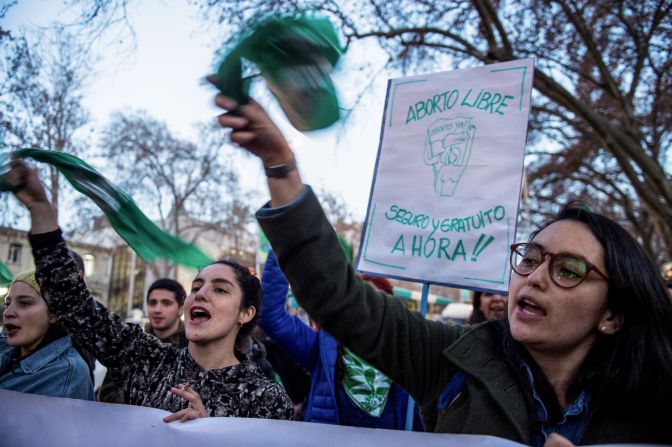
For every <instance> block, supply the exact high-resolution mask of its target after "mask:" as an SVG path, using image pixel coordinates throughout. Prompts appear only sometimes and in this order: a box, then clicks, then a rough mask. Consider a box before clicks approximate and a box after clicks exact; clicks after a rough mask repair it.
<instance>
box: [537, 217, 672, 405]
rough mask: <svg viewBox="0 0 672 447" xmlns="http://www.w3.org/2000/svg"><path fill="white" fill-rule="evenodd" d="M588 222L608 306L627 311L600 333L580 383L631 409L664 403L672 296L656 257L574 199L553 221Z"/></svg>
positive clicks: (671, 349)
mask: <svg viewBox="0 0 672 447" xmlns="http://www.w3.org/2000/svg"><path fill="white" fill-rule="evenodd" d="M562 220H571V221H575V222H580V223H582V224H584V225H585V226H586V227H588V229H589V230H590V231H591V233H592V234H593V236H595V238H596V239H597V240H598V241H599V243H600V244H601V245H602V248H603V249H604V261H605V265H606V270H607V275H608V276H609V280H608V291H607V306H608V307H609V309H610V310H611V311H612V312H614V313H616V314H620V315H622V316H623V325H622V327H621V329H620V330H619V331H618V332H616V333H615V334H612V335H605V334H602V333H598V336H597V340H596V341H595V343H594V344H593V346H592V347H591V349H590V351H589V353H588V355H587V357H586V360H585V361H584V364H583V366H582V368H581V370H580V371H579V375H578V378H577V381H578V385H579V386H581V387H586V388H590V389H595V390H599V391H600V392H601V393H602V392H604V393H607V395H611V396H613V398H614V399H616V401H617V402H619V403H620V404H623V405H627V406H629V407H630V408H631V409H632V408H637V407H642V406H645V407H647V408H657V407H659V408H662V406H663V405H666V406H667V405H669V404H670V402H669V400H670V396H672V380H670V374H671V373H672V300H670V296H669V294H668V292H667V290H666V288H665V284H664V283H663V280H662V278H661V277H660V275H659V273H658V269H657V268H656V266H655V264H654V262H653V261H652V260H651V258H650V257H649V256H648V255H647V254H646V253H645V252H644V250H643V249H642V247H641V246H640V245H639V244H638V243H637V241H636V240H635V238H633V237H632V236H631V235H630V234H629V233H628V232H627V231H626V230H625V229H624V228H623V227H621V226H620V225H619V224H617V223H616V222H614V221H612V220H611V219H609V218H607V217H604V216H601V215H599V214H597V213H594V212H592V211H590V210H589V209H587V208H586V207H585V206H582V205H580V204H570V205H568V206H566V207H565V208H564V209H563V210H561V211H560V212H559V213H558V215H557V216H556V217H555V218H554V219H552V220H551V221H550V222H548V223H547V224H545V225H544V226H542V227H541V228H540V229H539V230H537V231H536V232H535V233H534V234H532V236H531V237H530V239H533V238H534V236H536V234H538V233H539V232H540V231H541V230H543V229H544V228H546V227H548V226H549V225H551V224H553V223H555V222H558V221H562Z"/></svg>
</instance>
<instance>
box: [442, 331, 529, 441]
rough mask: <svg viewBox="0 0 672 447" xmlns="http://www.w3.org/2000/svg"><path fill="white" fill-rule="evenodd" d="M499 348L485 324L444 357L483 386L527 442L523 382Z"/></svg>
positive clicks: (458, 341) (461, 338)
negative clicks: (519, 379)
mask: <svg viewBox="0 0 672 447" xmlns="http://www.w3.org/2000/svg"><path fill="white" fill-rule="evenodd" d="M500 345H501V340H500V339H499V335H498V334H497V331H496V330H495V329H494V327H493V324H490V323H486V324H481V325H478V326H475V327H474V328H473V329H471V330H469V331H468V332H467V333H465V334H464V335H463V336H462V337H460V338H459V339H458V340H457V341H456V342H455V343H453V344H452V345H450V346H449V347H448V348H446V349H445V350H444V351H443V355H444V356H446V358H448V360H449V361H450V362H451V363H452V364H454V365H455V366H457V367H458V368H460V369H462V370H463V371H465V372H466V373H467V374H468V375H470V376H471V377H473V378H474V379H476V380H478V381H479V382H481V383H482V384H483V386H484V387H485V388H486V389H487V391H488V393H490V395H491V396H492V398H493V399H494V401H495V402H496V403H497V405H498V406H499V407H500V408H501V409H502V411H503V412H504V414H506V416H507V418H508V419H509V421H510V422H511V424H512V425H513V426H514V427H515V429H516V431H517V432H518V434H519V435H520V437H521V439H527V438H528V437H529V434H530V427H529V422H528V419H529V415H528V410H527V403H526V402H525V398H524V395H523V391H522V390H521V386H520V382H519V381H518V379H517V378H516V376H515V375H514V374H513V372H512V371H511V368H510V367H509V366H508V364H507V363H506V362H505V361H504V359H503V357H502V356H503V354H502V352H501V348H500V347H499V346H500ZM525 422H527V424H525Z"/></svg>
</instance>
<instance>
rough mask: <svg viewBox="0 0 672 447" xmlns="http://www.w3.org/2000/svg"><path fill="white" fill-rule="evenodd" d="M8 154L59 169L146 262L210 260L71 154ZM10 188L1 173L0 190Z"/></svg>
mask: <svg viewBox="0 0 672 447" xmlns="http://www.w3.org/2000/svg"><path fill="white" fill-rule="evenodd" d="M11 155H12V157H14V158H32V159H34V160H36V161H39V162H42V163H47V164H50V165H51V166H53V167H55V168H56V169H58V171H59V172H60V173H61V174H63V176H64V177H65V178H66V179H67V180H68V182H70V184H71V185H72V186H73V187H74V188H75V189H76V190H77V191H79V192H81V193H82V194H84V195H85V196H87V197H88V198H90V199H91V200H93V202H94V203H95V204H96V205H98V207H99V208H100V209H101V210H102V211H103V212H104V213H105V215H106V216H107V218H108V220H109V221H110V225H112V228H114V230H115V231H116V232H117V234H119V236H121V237H122V239H124V240H125V241H126V242H127V243H128V245H129V246H130V247H131V248H132V249H133V250H134V251H135V252H136V253H137V254H138V255H139V256H140V257H141V258H142V259H144V260H145V261H152V260H155V259H160V258H161V259H166V260H169V261H172V262H174V263H176V264H179V265H184V266H187V267H193V268H200V267H203V266H205V265H208V264H210V263H211V262H212V260H211V259H210V257H208V256H207V255H205V254H204V253H203V252H202V251H201V250H199V249H198V248H197V247H196V246H195V245H193V244H189V243H187V242H185V241H183V240H182V239H180V238H178V237H176V236H173V235H172V234H170V233H168V232H166V231H164V230H162V229H161V228H159V227H158V226H156V224H155V223H154V222H152V221H151V220H149V218H148V217H147V216H145V215H144V214H143V212H142V211H140V208H138V206H137V205H136V204H135V202H134V201H133V199H132V198H131V197H130V196H129V195H128V194H126V193H125V192H124V191H122V190H121V189H119V188H118V187H117V186H116V185H114V184H113V183H112V182H110V181H109V180H108V179H106V178H105V177H103V176H102V175H100V174H99V173H98V172H97V171H96V170H95V169H93V168H92V167H91V166H89V165H88V164H87V163H86V162H85V161H83V160H81V159H79V158H77V157H75V156H74V155H70V154H64V153H62V152H55V151H48V150H44V149H19V150H17V151H14V152H13V153H12V154H11ZM10 189H11V188H10V187H9V184H8V183H7V181H6V179H5V178H4V175H3V178H1V179H0V191H9V190H10Z"/></svg>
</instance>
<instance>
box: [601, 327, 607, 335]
mask: <svg viewBox="0 0 672 447" xmlns="http://www.w3.org/2000/svg"><path fill="white" fill-rule="evenodd" d="M600 330H601V331H602V333H604V334H606V333H607V326H605V325H602V327H601V328H600Z"/></svg>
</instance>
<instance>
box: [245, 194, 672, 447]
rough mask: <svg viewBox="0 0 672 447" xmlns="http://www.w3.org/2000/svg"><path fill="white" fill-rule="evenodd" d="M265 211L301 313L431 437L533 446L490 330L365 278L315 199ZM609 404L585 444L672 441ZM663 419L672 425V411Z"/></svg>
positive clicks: (594, 412)
mask: <svg viewBox="0 0 672 447" xmlns="http://www.w3.org/2000/svg"><path fill="white" fill-rule="evenodd" d="M267 212H268V210H267V209H262V210H260V212H259V213H257V219H258V220H259V223H260V224H261V226H262V228H263V231H264V233H265V234H266V236H267V237H268V239H269V241H270V242H271V246H272V247H273V250H274V251H275V253H276V255H277V257H278V262H279V264H280V267H281V268H282V271H283V272H284V273H285V275H286V276H287V279H288V281H289V283H290V285H291V287H292V291H293V292H294V295H295V296H296V298H297V300H298V301H299V303H300V304H301V306H303V307H304V308H305V309H306V311H307V312H308V313H309V314H310V315H311V317H313V318H314V319H315V320H316V321H317V322H318V323H319V324H320V325H321V326H322V327H323V328H324V329H325V330H326V331H328V332H329V333H330V334H332V335H333V336H334V337H336V338H337V339H339V340H340V341H341V342H342V343H343V344H344V345H346V346H348V347H350V348H351V349H352V350H353V351H354V352H355V353H357V354H358V355H360V356H361V357H362V358H363V359H365V360H366V361H368V362H370V363H371V364H372V365H373V366H375V367H376V368H378V369H379V370H380V371H382V372H384V373H385V374H387V375H388V376H389V377H390V378H391V379H392V380H393V381H395V382H397V383H398V384H400V385H401V386H402V387H404V388H405V389H406V390H408V391H409V393H410V394H411V395H412V396H413V398H414V399H415V400H416V401H417V402H418V403H419V404H420V405H421V407H422V412H423V418H424V419H425V427H426V428H427V430H428V431H432V430H433V431H435V432H444V433H468V434H485V435H493V436H499V437H502V438H507V439H511V440H514V441H518V442H522V443H526V444H529V442H530V434H531V430H532V427H531V424H530V419H529V410H528V401H530V398H529V394H530V393H529V391H528V390H527V389H526V388H525V387H524V386H523V385H521V382H520V381H519V378H518V377H517V375H516V371H515V370H514V369H512V368H511V367H510V366H509V364H508V363H507V362H506V361H505V358H504V354H503V350H502V343H501V340H500V337H499V335H498V333H499V332H498V331H497V330H496V329H495V327H494V325H493V324H492V323H490V324H484V325H480V326H461V325H446V324H443V323H440V322H435V321H429V320H426V319H424V318H423V317H422V316H421V315H420V314H418V313H415V312H411V311H409V310H408V309H407V308H406V306H405V305H404V304H403V303H402V302H401V301H399V300H397V299H395V298H392V297H389V296H387V295H385V294H384V293H382V292H379V291H377V290H374V289H373V288H372V287H370V286H369V285H368V284H366V283H365V282H363V281H361V280H360V279H358V278H357V277H356V276H355V274H354V272H353V270H352V268H351V266H350V265H348V263H347V261H346V259H345V256H344V254H343V251H342V249H341V248H340V246H339V243H338V239H337V237H336V233H335V232H334V230H333V229H332V227H331V225H330V224H329V222H328V221H327V219H326V217H325V216H324V213H323V212H322V209H321V208H320V205H319V203H318V202H317V199H316V198H315V196H314V194H313V193H312V191H308V194H307V196H306V197H305V198H303V199H301V200H299V201H297V202H296V203H294V204H292V205H290V206H288V207H285V208H283V209H282V210H281V211H280V212H275V213H273V214H268V213H267ZM458 369H462V370H464V371H465V372H466V373H467V374H468V376H469V379H468V380H467V382H466V386H465V388H464V389H463V391H462V393H461V394H460V395H459V396H458V397H457V398H456V399H455V400H454V402H453V403H452V404H451V405H450V406H448V408H447V409H446V410H445V411H442V412H438V411H437V409H436V408H437V407H436V401H437V399H438V397H439V395H440V394H441V393H442V391H443V390H444V388H445V387H446V385H447V384H448V382H449V380H450V378H451V377H452V375H453V374H454V373H455V372H456V371H458ZM604 397H605V396H593V397H592V404H591V409H590V410H589V411H590V413H591V416H590V421H589V424H588V429H587V431H586V433H585V436H584V438H583V443H584V444H597V443H606V442H672V435H670V434H668V433H666V432H667V431H672V429H670V427H663V426H662V424H660V423H659V422H655V421H652V420H651V419H650V418H649V417H644V416H642V415H640V414H624V413H623V412H622V411H620V412H617V411H613V410H612V408H613V406H610V405H601V403H602V402H603V400H604ZM654 413H655V411H654ZM659 416H661V417H660V418H659V420H667V421H669V422H672V419H670V418H669V416H670V414H669V412H668V413H667V414H666V415H660V414H659ZM668 429H669V430H668Z"/></svg>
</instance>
